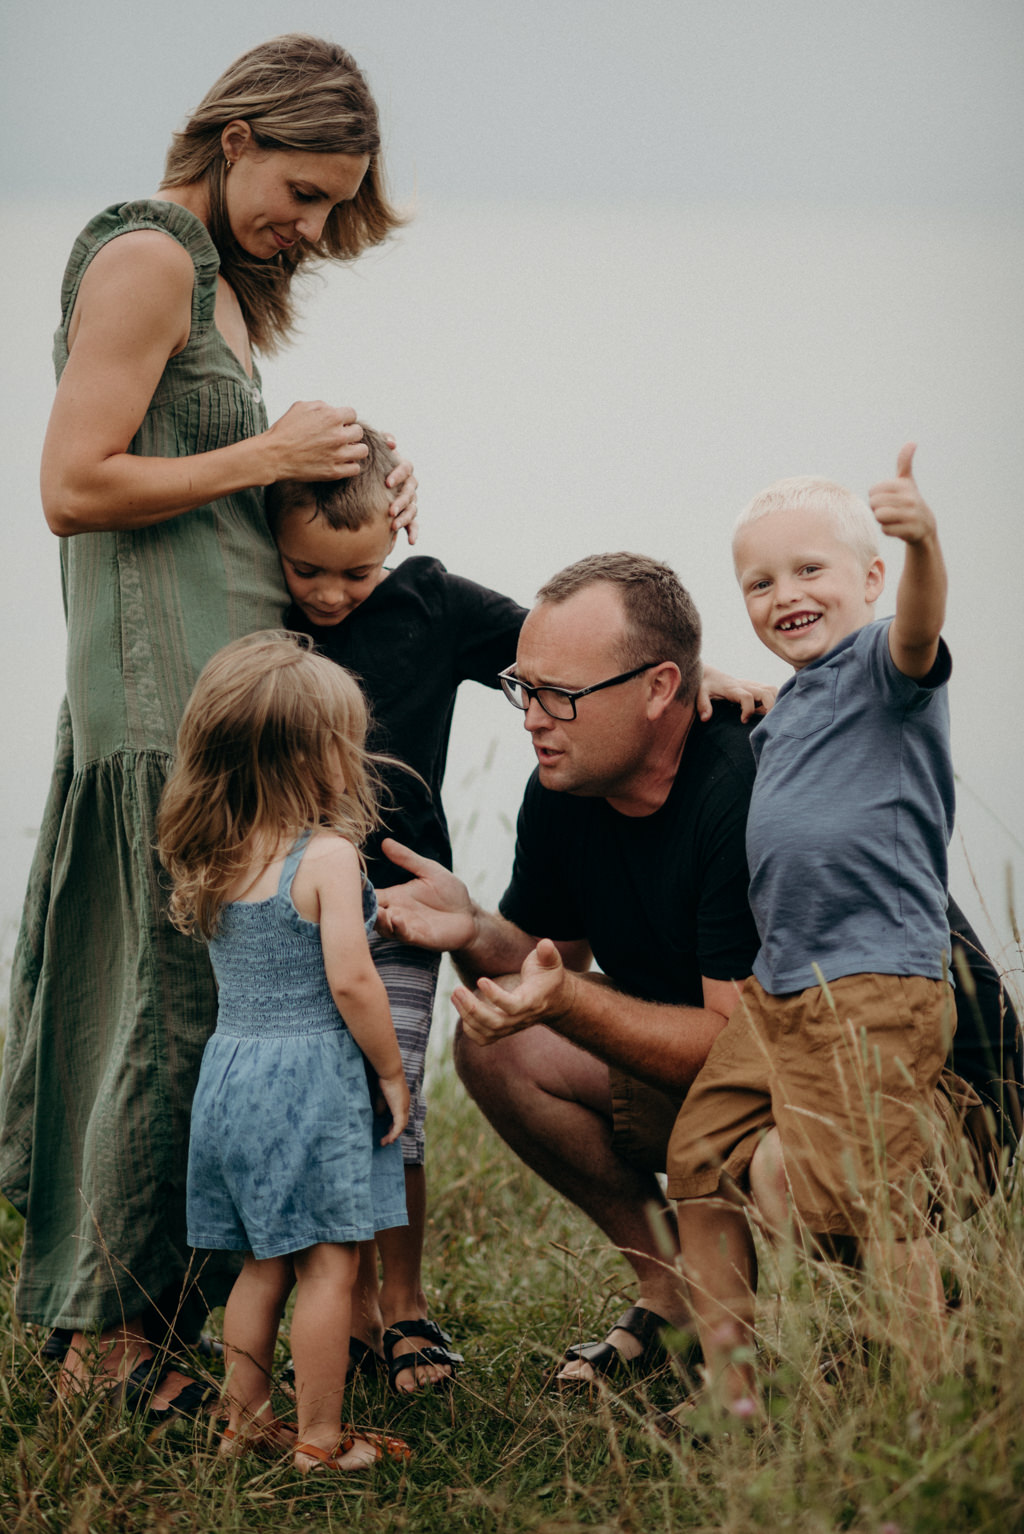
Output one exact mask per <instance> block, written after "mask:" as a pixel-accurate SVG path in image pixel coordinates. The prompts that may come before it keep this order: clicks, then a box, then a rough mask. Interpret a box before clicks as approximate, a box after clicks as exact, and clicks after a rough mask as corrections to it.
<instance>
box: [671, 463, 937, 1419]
mask: <svg viewBox="0 0 1024 1534" xmlns="http://www.w3.org/2000/svg"><path fill="white" fill-rule="evenodd" d="M913 456H914V446H913V444H908V445H907V446H906V447H904V448H903V449H902V451H901V453H900V455H899V461H898V465H897V471H896V478H895V479H892V480H887V481H885V482H883V483H881V484H879V485H876V486H875V487H874V489H873V490H872V491H871V493H870V497H869V499H870V503H871V510H869V509H868V507H867V506H866V505H865V504H864V503H863V502H862V501H860V500H859V499H858V498H857V497H856V496H854V495H852V494H851V493H850V492H848V491H845V490H843V489H842V487H841V486H838V485H834V484H832V483H830V482H829V481H827V480H820V479H812V478H803V479H792V480H783V481H780V482H779V483H778V484H777V485H774V486H772V487H771V488H770V489H768V490H766V491H764V492H763V493H762V494H761V495H759V496H757V497H756V498H755V499H754V501H752V502H751V504H750V506H748V507H747V509H746V511H745V512H744V513H743V514H742V515H741V517H740V519H739V522H738V524H737V527H736V531H735V534H734V539H733V554H734V559H735V565H736V573H737V577H738V579H739V582H740V587H741V590H742V592H743V597H744V601H745V602H746V604H747V610H748V612H749V614H750V618H751V621H752V623H753V625H754V629H755V632H756V633H757V635H758V637H759V638H760V639H761V640H762V642H763V643H764V644H766V645H767V646H768V648H769V649H770V650H772V651H773V652H774V653H775V654H776V655H779V656H780V657H781V658H782V659H784V660H786V661H788V662H789V664H790V665H791V666H792V667H793V668H794V671H795V673H796V674H795V676H794V677H793V678H792V679H791V680H790V681H789V682H787V683H786V684H785V686H784V687H783V688H782V689H781V690H780V693H779V697H778V701H777V703H776V705H775V708H774V709H773V710H772V712H771V714H770V715H769V716H768V717H767V718H766V719H765V720H764V721H763V722H762V723H761V724H759V725H758V727H757V729H756V730H755V731H754V733H753V735H752V737H751V743H752V745H753V748H754V754H755V757H756V758H757V763H758V770H757V778H756V781H755V785H754V791H753V796H752V799H751V806H750V815H749V819H748V826H747V854H748V862H749V865H750V874H751V893H750V903H751V909H752V911H753V913H754V918H755V921H756V923H757V928H758V933H759V936H760V938H761V948H760V950H759V952H758V955H757V958H756V960H755V962H754V976H753V978H752V979H751V980H748V982H747V984H746V986H745V987H744V990H743V994H742V998H741V1000H740V1002H739V1004H738V1005H737V1007H736V1009H735V1010H734V1012H733V1013H732V1016H731V1018H730V1020H729V1022H728V1024H727V1025H726V1027H725V1028H724V1030H723V1031H722V1033H721V1034H720V1035H719V1037H718V1039H717V1040H716V1042H715V1044H714V1046H713V1047H712V1050H711V1053H710V1055H709V1057H708V1061H707V1064H706V1065H705V1067H704V1069H703V1070H702V1072H701V1074H700V1076H699V1077H698V1078H697V1081H696V1082H695V1083H694V1086H693V1087H692V1088H691V1091H690V1093H689V1095H688V1097H687V1099H686V1101H685V1103H684V1105H683V1107H682V1109H681V1111H680V1114H679V1118H678V1120H677V1122H676V1126H675V1129H674V1132H673V1136H672V1141H671V1144H670V1148H669V1157H668V1171H669V1193H670V1194H671V1195H672V1196H673V1197H674V1198H677V1199H680V1200H684V1201H687V1202H682V1203H680V1206H679V1211H678V1214H679V1236H680V1246H681V1250H682V1253H683V1263H684V1268H685V1271H686V1275H687V1278H688V1280H689V1284H690V1289H691V1301H692V1305H693V1309H694V1314H695V1318H696V1321H697V1325H698V1330H699V1332H700V1336H701V1342H702V1345H703V1348H704V1354H705V1358H706V1360H707V1364H708V1372H709V1382H710V1386H711V1392H712V1398H713V1399H714V1400H715V1401H716V1402H717V1403H718V1404H719V1405H720V1406H722V1407H724V1409H725V1410H726V1411H727V1412H730V1413H732V1414H734V1415H737V1416H740V1417H743V1416H751V1415H755V1414H756V1413H757V1412H758V1410H759V1407H758V1404H757V1398H756V1385H755V1378H754V1370H753V1366H752V1364H751V1363H750V1362H749V1361H748V1359H749V1356H750V1355H749V1352H747V1353H744V1352H743V1351H742V1350H745V1349H749V1348H750V1346H751V1344H752V1340H753V1321H754V1295H755V1290H756V1283H757V1277H756V1273H757V1270H756V1261H755V1256H754V1246H753V1241H752V1237H751V1233H750V1228H749V1225H748V1222H747V1216H746V1214H745V1213H744V1210H743V1208H742V1207H741V1201H742V1198H743V1193H744V1192H751V1193H752V1194H753V1196H754V1199H755V1202H756V1204H757V1206H758V1211H759V1214H760V1217H761V1218H762V1220H763V1221H764V1223H765V1224H766V1225H768V1226H769V1228H772V1229H776V1230H781V1229H783V1228H785V1226H786V1224H787V1222H788V1220H789V1218H790V1217H791V1216H795V1218H796V1221H797V1223H798V1225H799V1226H800V1227H801V1228H802V1229H803V1230H804V1231H805V1232H807V1233H809V1234H810V1235H811V1236H812V1237H817V1238H819V1241H818V1244H819V1246H821V1247H824V1248H825V1249H827V1248H828V1246H829V1244H830V1243H831V1242H832V1240H833V1238H836V1237H840V1238H851V1237H852V1238H853V1239H854V1240H855V1241H856V1243H857V1244H858V1247H859V1250H860V1251H861V1253H862V1254H863V1256H864V1259H865V1261H866V1262H867V1263H868V1265H869V1267H870V1268H871V1270H872V1272H873V1276H874V1277H875V1280H876V1282H878V1283H880V1284H881V1286H882V1287H883V1289H884V1288H885V1287H886V1286H891V1288H892V1289H893V1290H894V1291H897V1290H898V1291H900V1292H901V1295H902V1299H903V1301H904V1303H905V1307H906V1314H907V1331H908V1334H909V1335H910V1337H911V1339H912V1345H911V1348H910V1351H911V1352H912V1353H913V1354H914V1355H915V1356H916V1359H917V1361H918V1362H920V1363H922V1364H924V1365H925V1366H927V1365H928V1364H929V1362H930V1361H931V1359H932V1358H933V1357H934V1355H935V1352H936V1349H937V1346H938V1341H939V1336H940V1330H939V1328H940V1318H941V1313H942V1286H941V1281H940V1275H939V1270H938V1266H937V1263H936V1261H935V1257H934V1254H933V1253H932V1251H931V1248H930V1246H929V1244H928V1241H927V1238H926V1236H925V1235H924V1234H923V1231H924V1223H923V1219H922V1213H923V1210H924V1208H925V1207H926V1204H927V1190H926V1187H925V1179H924V1177H923V1171H924V1164H925V1158H926V1150H927V1146H926V1134H927V1129H926V1126H927V1123H928V1118H929V1114H930V1109H931V1105H932V1101H933V1096H934V1092H935V1086H936V1083H937V1081H938V1078H939V1073H940V1071H941V1069H942V1065H943V1062H944V1059H945V1056H946V1051H947V1048H948V1044H949V1040H950V1037H951V1034H952V1029H953V1017H954V1014H953V1005H952V993H951V990H950V987H949V984H948V979H947V974H948V947H949V927H948V923H947V917H946V904H947V894H946V847H947V844H948V841H949V836H950V833H951V830H952V823H953V769H952V762H951V759H950V751H949V717H948V702H947V697H946V682H947V680H948V677H949V673H950V659H949V652H948V650H947V649H946V646H945V644H944V642H943V641H942V639H941V637H940V633H941V628H942V623H943V620H944V616H945V603H946V571H945V565H944V562H943V558H942V551H941V549H940V547H939V540H938V534H937V531H936V525H935V518H934V516H933V515H932V513H931V511H930V509H929V508H928V506H927V505H926V504H925V502H924V500H923V499H922V497H921V494H920V492H919V490H918V488H917V485H916V484H915V482H914V478H913V474H912V464H913ZM872 513H873V514H872ZM878 526H881V528H882V529H883V531H884V532H885V533H886V534H888V535H889V536H890V537H895V538H899V539H901V540H902V541H903V542H904V544H905V545H906V555H905V562H904V569H903V575H902V578H901V580H900V585H899V591H898V594H897V600H896V615H895V617H894V618H892V619H891V620H882V621H881V622H875V621H874V607H875V603H876V601H877V599H878V598H879V596H880V595H881V593H882V586H883V580H884V566H883V564H882V560H881V558H880V557H879V555H878V545H877V528H878ZM738 1349H739V1350H741V1351H740V1352H737V1350H738Z"/></svg>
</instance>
